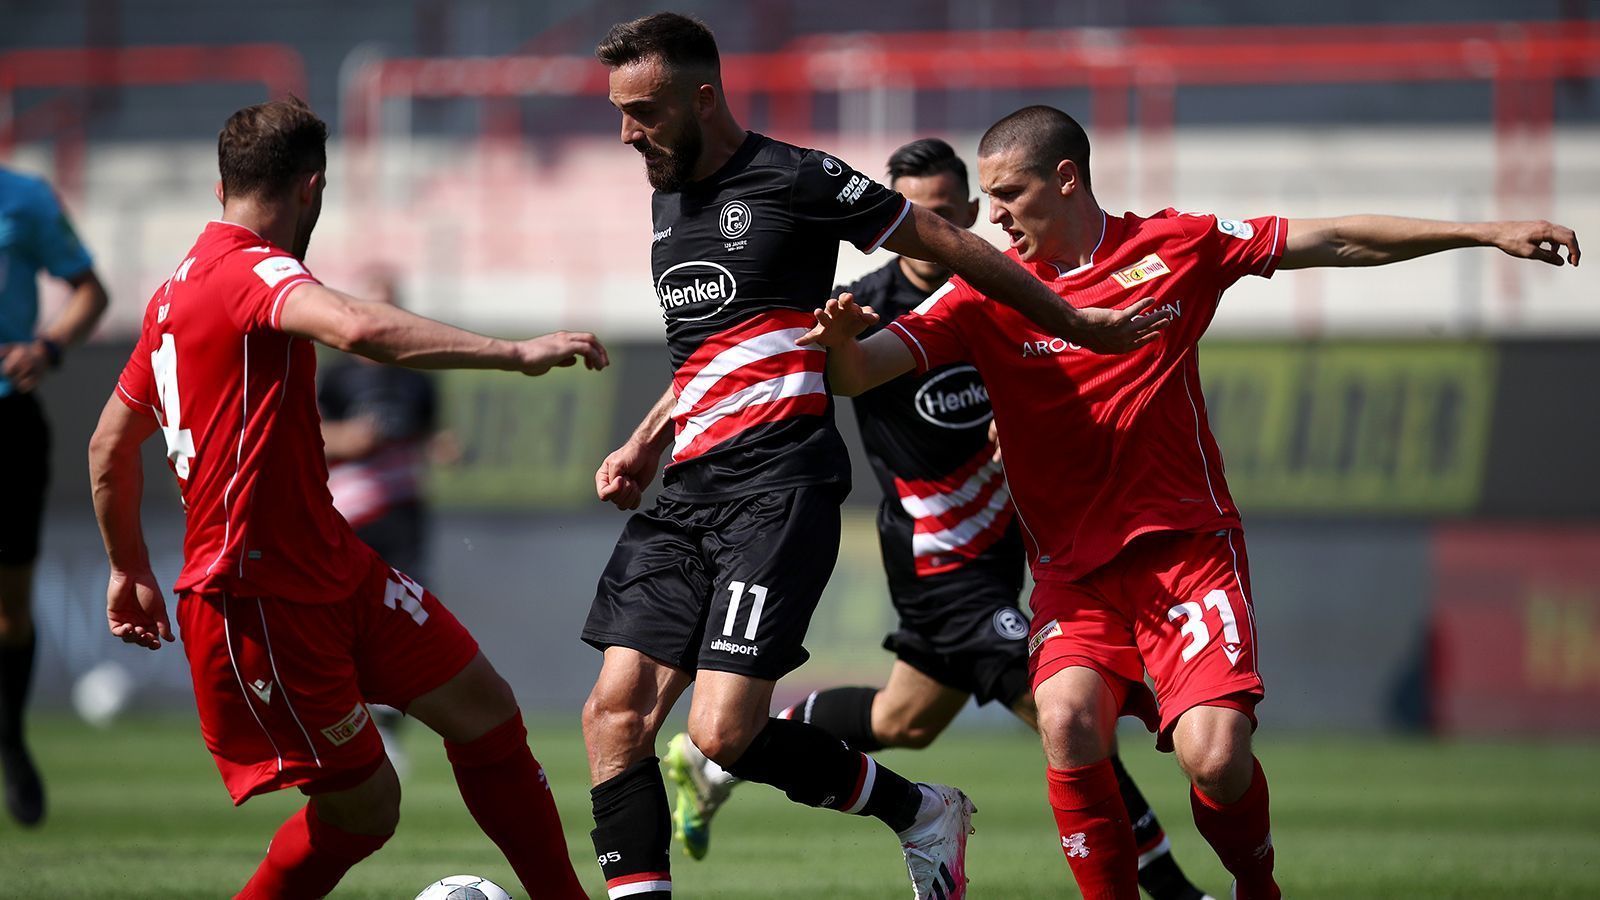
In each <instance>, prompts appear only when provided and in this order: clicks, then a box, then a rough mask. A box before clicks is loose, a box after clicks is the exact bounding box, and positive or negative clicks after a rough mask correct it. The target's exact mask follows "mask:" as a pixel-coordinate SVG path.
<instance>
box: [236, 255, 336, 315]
mask: <svg viewBox="0 0 1600 900" xmlns="http://www.w3.org/2000/svg"><path fill="white" fill-rule="evenodd" d="M229 263H230V264H231V265H233V266H236V267H237V268H236V270H235V271H236V273H237V277H238V278H239V290H238V291H237V292H235V293H234V297H235V298H236V300H235V301H234V305H233V306H232V307H231V308H230V309H229V314H230V315H231V316H232V318H233V323H234V324H235V325H237V326H239V328H241V329H242V330H244V331H254V330H256V329H258V328H270V329H272V330H273V331H277V330H279V326H278V317H279V316H280V315H281V314H282V313H283V298H284V297H286V296H288V295H289V292H290V291H292V290H294V289H295V288H296V287H298V286H299V285H302V284H306V283H308V282H309V283H311V284H321V282H319V281H317V278H316V276H314V275H312V274H311V272H310V271H309V270H308V269H306V266H305V263H302V262H301V261H300V260H298V259H295V258H294V257H293V256H290V255H289V254H287V253H284V252H282V251H281V250H274V251H273V252H272V253H269V254H267V255H265V256H256V255H255V254H254V253H250V252H248V251H245V252H240V253H236V254H234V258H233V259H231V260H229Z"/></svg>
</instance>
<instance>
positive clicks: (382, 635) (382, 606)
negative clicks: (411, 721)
mask: <svg viewBox="0 0 1600 900" xmlns="http://www.w3.org/2000/svg"><path fill="white" fill-rule="evenodd" d="M373 559H374V564H373V571H372V574H371V575H369V576H368V577H367V578H366V579H365V580H364V581H363V582H362V584H361V587H360V588H358V589H357V591H356V592H355V594H353V595H352V596H351V597H350V598H349V599H348V600H346V601H344V602H342V603H329V604H302V603H291V602H289V601H287V600H282V599H279V598H276V597H238V596H234V595H231V594H193V593H191V594H186V595H185V596H184V597H183V598H182V599H180V600H179V602H178V624H179V627H180V628H181V629H182V631H181V634H182V638H183V650H184V654H185V655H186V656H188V658H189V672H190V675H191V676H192V677H193V679H194V695H195V701H196V704H197V705H198V707H199V709H200V732H201V734H202V735H203V736H204V738H205V742H206V748H207V749H209V750H210V751H211V755H212V757H214V758H215V759H216V761H217V768H218V769H219V770H220V771H221V773H222V781H223V783H224V784H225V785H227V788H228V793H229V794H230V795H231V796H232V797H233V802H234V804H235V805H237V804H240V803H243V802H244V801H245V800H247V799H249V798H250V797H253V796H255V795H256V794H265V793H269V792H271V791H276V790H282V789H283V788H289V787H300V788H302V789H303V790H305V791H306V792H307V793H319V792H325V791H332V790H341V789H344V788H349V787H354V786H355V785H357V784H359V783H361V782H362V781H364V780H365V779H366V778H367V777H368V776H369V775H371V774H372V772H374V771H375V770H376V769H377V767H378V765H379V764H380V763H381V762H382V759H383V741H382V739H381V738H380V737H379V736H378V731H377V727H376V726H374V725H372V724H371V719H372V717H371V716H370V715H369V714H368V712H367V703H384V704H388V705H390V706H394V707H396V708H399V709H405V708H406V706H408V705H409V704H410V703H411V701H412V700H415V699H416V698H417V697H420V696H422V695H423V694H426V693H428V692H429V691H431V690H433V689H434V688H437V687H439V686H440V685H442V684H444V683H445V682H447V681H449V680H450V679H451V678H453V677H455V675H456V674H457V673H459V672H460V671H461V670H462V669H464V668H466V665H467V663H469V662H471V661H472V659H473V657H475V656H477V654H478V644H477V641H475V640H473V638H472V635H470V634H468V633H467V630H466V628H465V627H463V626H462V625H461V623H460V622H458V621H456V618H455V616H453V615H451V614H450V611H449V610H447V609H445V608H444V604H442V603H440V602H439V598H437V597H435V596H434V595H433V594H432V593H430V592H428V591H426V590H424V589H423V588H422V587H421V586H420V585H418V584H417V583H416V582H414V581H412V580H411V579H409V578H407V577H406V576H404V575H401V574H399V573H398V572H395V571H394V570H393V569H390V568H389V567H388V566H387V565H386V564H384V563H383V562H382V560H379V559H377V557H376V555H374V557H373Z"/></svg>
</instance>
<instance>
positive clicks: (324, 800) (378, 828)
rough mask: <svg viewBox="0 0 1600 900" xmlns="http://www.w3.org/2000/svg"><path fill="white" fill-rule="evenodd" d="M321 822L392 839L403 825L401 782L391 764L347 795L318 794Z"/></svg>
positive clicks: (315, 805)
mask: <svg viewBox="0 0 1600 900" xmlns="http://www.w3.org/2000/svg"><path fill="white" fill-rule="evenodd" d="M311 805H312V807H313V808H314V809H315V810H316V812H317V818H319V819H321V820H322V821H324V822H326V823H328V824H329V825H332V826H333V827H335V828H337V829H339V830H340V831H348V832H350V833H352V834H367V835H376V836H383V835H390V834H394V831H395V829H396V828H397V827H399V824H400V778H399V776H398V775H396V774H395V771H394V767H393V766H391V765H390V764H389V762H388V761H387V760H385V761H384V762H383V765H382V766H380V767H379V768H378V770H377V771H376V772H374V773H373V774H372V777H371V778H368V779H367V780H366V781H364V782H362V783H361V784H359V785H357V786H356V787H353V788H350V789H349V790H344V791H334V792H331V793H327V794H315V795H313V796H312V798H311Z"/></svg>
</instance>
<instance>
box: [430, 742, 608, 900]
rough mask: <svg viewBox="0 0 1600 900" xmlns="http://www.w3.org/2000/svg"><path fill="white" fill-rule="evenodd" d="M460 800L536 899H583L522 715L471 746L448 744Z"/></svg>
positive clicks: (584, 895)
mask: <svg viewBox="0 0 1600 900" xmlns="http://www.w3.org/2000/svg"><path fill="white" fill-rule="evenodd" d="M444 748H445V752H446V753H447V754H448V755H449V757H450V765H451V767H452V768H453V769H455V774H456V786H457V787H459V788H460V789H461V799H463V800H465V801H466V803H467V809H468V810H470V811H471V812H472V817H473V818H474V819H476V820H477V821H478V827H479V828H482V829H483V833H484V834H486V835H488V836H489V839H490V840H492V841H494V842H495V845H496V846H498V847H499V848H500V852H501V853H504V854H505V857H506V861H507V862H509V863H511V868H513V869H515V870H516V873H517V878H518V879H520V880H521V881H522V887H523V889H524V890H526V891H527V892H528V895H529V897H531V898H534V900H545V898H559V900H584V898H586V897H587V896H588V895H587V894H586V893H584V890H583V887H582V885H580V884H579V883H578V876H577V874H576V873H574V872H573V871H572V862H571V860H570V859H568V858H567V840H566V837H565V836H564V835H563V834H562V832H561V817H560V816H559V815H558V814H557V813H556V804H555V799H554V798H553V797H551V795H550V785H549V784H548V783H547V782H546V781H545V777H544V769H543V768H541V767H540V766H539V762H538V760H536V759H534V758H533V754H532V753H531V752H529V750H528V730H527V729H526V728H524V727H523V725H522V714H521V713H520V712H519V713H518V714H517V715H515V716H513V717H511V718H510V719H508V720H506V721H505V722H504V723H502V724H501V725H498V726H496V727H495V728H494V729H493V730H491V731H490V732H489V733H488V734H485V735H484V736H483V737H480V738H478V739H477V740H475V741H472V742H471V743H468V744H455V743H451V742H450V741H445V744H444Z"/></svg>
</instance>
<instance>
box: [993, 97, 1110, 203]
mask: <svg viewBox="0 0 1600 900" xmlns="http://www.w3.org/2000/svg"><path fill="white" fill-rule="evenodd" d="M1017 147H1021V148H1022V149H1023V152H1024V153H1025V154H1026V155H1027V159H1028V161H1029V162H1030V163H1031V164H1032V165H1033V166H1034V167H1035V169H1036V170H1037V171H1038V172H1039V173H1040V174H1044V173H1046V172H1053V171H1055V168H1056V164H1057V163H1059V162H1061V161H1062V160H1063V159H1070V160H1072V161H1073V162H1074V163H1076V164H1077V166H1078V177H1079V178H1082V179H1083V186H1084V187H1089V135H1088V134H1086V133H1085V132H1084V130H1083V126H1082V125H1079V124H1078V120H1077V119H1074V118H1073V117H1071V116H1069V115H1067V114H1066V113H1064V112H1062V111H1061V110H1059V109H1056V108H1055V107H1053V106H1025V107H1023V108H1022V109H1019V110H1017V111H1016V112H1014V113H1012V114H1011V115H1009V116H1006V117H1005V118H1003V119H1001V120H1000V121H998V122H996V123H994V124H993V125H990V126H989V130H988V131H985V132H984V133H983V139H982V140H980V141H978V156H980V157H983V156H993V155H995V154H996V153H1005V152H1007V151H1009V150H1012V149H1014V148H1017Z"/></svg>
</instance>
